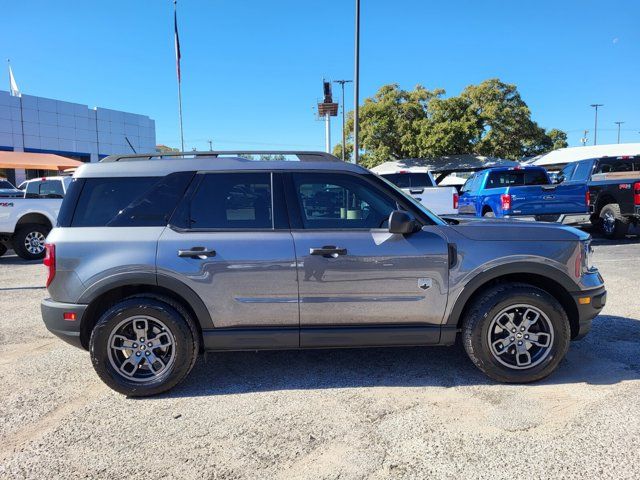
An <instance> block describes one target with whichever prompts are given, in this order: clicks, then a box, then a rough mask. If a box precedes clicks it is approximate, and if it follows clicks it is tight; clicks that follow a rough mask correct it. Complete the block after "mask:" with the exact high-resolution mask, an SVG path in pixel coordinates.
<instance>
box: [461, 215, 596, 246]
mask: <svg viewBox="0 0 640 480" xmlns="http://www.w3.org/2000/svg"><path fill="white" fill-rule="evenodd" d="M456 222H457V224H455V225H451V228H452V229H453V230H455V231H456V232H457V233H459V234H460V235H462V236H464V237H467V238H469V239H471V240H477V241H487V242H496V241H511V242H513V241H522V242H530V241H536V242H553V241H571V240H573V241H584V240H588V239H589V237H590V235H589V234H588V233H585V232H583V231H582V230H578V229H577V228H573V227H567V226H565V225H560V224H558V223H547V222H526V221H518V220H509V219H483V218H476V219H457V218H456Z"/></svg>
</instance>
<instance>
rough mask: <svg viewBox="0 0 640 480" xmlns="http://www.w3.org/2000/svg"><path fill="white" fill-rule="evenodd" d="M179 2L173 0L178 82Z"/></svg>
mask: <svg viewBox="0 0 640 480" xmlns="http://www.w3.org/2000/svg"><path fill="white" fill-rule="evenodd" d="M177 3H178V2H176V1H174V2H173V7H174V8H173V30H174V33H175V46H176V73H177V75H178V83H180V58H181V55H180V38H179V37H178V12H177Z"/></svg>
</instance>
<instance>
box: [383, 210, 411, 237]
mask: <svg viewBox="0 0 640 480" xmlns="http://www.w3.org/2000/svg"><path fill="white" fill-rule="evenodd" d="M415 229H416V221H415V220H414V218H413V217H412V216H411V215H409V214H408V213H407V212H405V211H402V210H394V211H393V212H391V215H389V233H399V234H401V235H406V234H407V233H413V232H414V231H415Z"/></svg>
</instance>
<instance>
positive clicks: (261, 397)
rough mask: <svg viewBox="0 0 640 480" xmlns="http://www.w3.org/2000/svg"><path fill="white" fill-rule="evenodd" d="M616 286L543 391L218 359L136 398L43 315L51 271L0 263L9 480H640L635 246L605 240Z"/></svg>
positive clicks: (338, 362) (420, 360)
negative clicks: (105, 378)
mask: <svg viewBox="0 0 640 480" xmlns="http://www.w3.org/2000/svg"><path fill="white" fill-rule="evenodd" d="M595 250H596V252H595V263H596V265H597V266H598V267H599V268H600V270H601V272H602V274H603V276H604V278H605V281H606V282H607V287H608V291H609V297H608V304H607V306H606V308H605V311H604V314H603V315H601V316H600V317H599V318H598V319H597V320H596V321H595V323H594V327H593V330H592V332H591V333H590V334H589V335H588V336H587V338H585V339H584V340H582V341H579V342H574V343H572V345H571V348H570V351H569V354H568V355H567V358H566V359H565V360H564V361H563V363H562V364H561V366H560V368H559V370H558V371H557V372H556V373H555V374H554V375H553V376H552V377H550V378H549V379H547V380H545V381H543V382H540V383H537V384H534V385H526V386H510V385H500V384H496V383H494V382H492V381H490V380H488V379H487V378H485V377H484V376H483V375H482V374H481V373H480V372H479V371H477V370H476V369H475V368H474V366H473V365H472V364H471V362H470V361H469V360H468V359H467V357H466V356H465V354H464V352H463V350H462V349H460V348H458V347H452V348H445V347H434V348H404V349H399V348H391V349H365V350H325V351H293V352H291V351H289V352H261V353H246V352H245V353H220V354H209V355H207V357H206V358H204V357H203V358H201V359H200V360H199V361H198V363H197V364H196V367H195V369H194V371H193V372H192V373H191V375H190V376H189V377H188V378H187V380H186V381H185V382H184V383H182V384H181V385H179V386H178V387H177V388H175V389H174V390H172V391H171V392H169V393H168V394H165V395H162V396H159V397H156V398H152V399H139V400H135V399H127V398H126V397H124V396H122V395H119V394H117V393H114V392H113V391H111V390H109V389H108V388H107V387H106V386H105V385H104V384H102V383H101V382H100V380H99V379H98V377H97V375H96V374H95V373H94V371H93V369H92V367H91V363H90V361H89V357H88V354H87V353H86V352H83V351H81V350H78V349H75V348H73V347H71V346H68V345H67V344H65V343H63V342H62V341H60V340H58V339H57V338H55V337H54V336H53V335H51V334H50V333H48V331H47V330H46V329H45V327H44V325H43V323H42V320H41V318H40V306H39V302H40V300H41V299H42V298H43V297H44V296H45V294H46V291H45V290H44V288H43V287H42V285H43V282H44V267H42V266H41V265H40V264H39V263H35V264H29V263H25V262H23V261H22V260H20V259H18V258H17V257H15V256H12V255H7V256H5V257H2V258H0V477H1V478H49V479H52V478H92V479H94V478H98V479H101V478H104V479H113V478H121V477H125V476H127V477H130V476H134V475H136V476H140V477H145V478H153V479H159V478H194V479H208V478H212V479H218V478H220V479H223V478H224V479H231V478H282V479H296V478H305V479H321V478H322V479H324V478H326V479H334V478H342V479H352V478H372V479H381V478H419V479H424V478H456V479H458V478H521V477H527V478H640V308H639V307H640V289H639V288H638V284H637V280H636V279H637V272H638V271H639V270H640V239H638V237H629V238H628V239H627V240H625V241H623V242H618V243H611V242H605V241H596V246H595Z"/></svg>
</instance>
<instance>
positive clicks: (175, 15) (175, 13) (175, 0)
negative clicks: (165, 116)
mask: <svg viewBox="0 0 640 480" xmlns="http://www.w3.org/2000/svg"><path fill="white" fill-rule="evenodd" d="M173 24H174V30H175V32H174V35H175V47H176V73H177V75H178V117H179V119H180V146H181V149H180V151H181V152H184V129H183V127H182V79H181V74H180V40H179V38H178V0H173Z"/></svg>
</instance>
